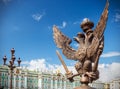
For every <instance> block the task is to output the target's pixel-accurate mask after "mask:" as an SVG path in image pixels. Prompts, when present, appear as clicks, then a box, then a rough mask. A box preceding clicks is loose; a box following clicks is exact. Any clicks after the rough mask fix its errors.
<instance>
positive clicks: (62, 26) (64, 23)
mask: <svg viewBox="0 0 120 89" xmlns="http://www.w3.org/2000/svg"><path fill="white" fill-rule="evenodd" d="M66 26H67V22H65V21H63V22H62V25H61V26H57V27H58V28H61V29H63V28H65V27H66Z"/></svg>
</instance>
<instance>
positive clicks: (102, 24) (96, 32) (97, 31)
mask: <svg viewBox="0 0 120 89" xmlns="http://www.w3.org/2000/svg"><path fill="white" fill-rule="evenodd" d="M108 7H109V2H108V0H107V2H106V6H105V8H104V11H103V13H102V15H101V18H100V20H99V22H98V24H97V26H96V28H95V30H94V32H93V34H94V35H95V36H96V37H98V39H101V37H102V36H103V33H104V30H105V27H106V23H107V18H108Z"/></svg>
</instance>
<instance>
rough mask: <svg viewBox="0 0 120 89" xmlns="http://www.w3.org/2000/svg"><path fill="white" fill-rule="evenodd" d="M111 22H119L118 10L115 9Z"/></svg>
mask: <svg viewBox="0 0 120 89" xmlns="http://www.w3.org/2000/svg"><path fill="white" fill-rule="evenodd" d="M112 22H120V10H119V9H117V10H115V14H114V16H113V19H112Z"/></svg>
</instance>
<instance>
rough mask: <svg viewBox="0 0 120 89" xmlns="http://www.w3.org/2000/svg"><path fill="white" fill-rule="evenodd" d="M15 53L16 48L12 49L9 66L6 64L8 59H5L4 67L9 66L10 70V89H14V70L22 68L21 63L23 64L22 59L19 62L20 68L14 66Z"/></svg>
mask: <svg viewBox="0 0 120 89" xmlns="http://www.w3.org/2000/svg"><path fill="white" fill-rule="evenodd" d="M14 53H15V50H14V48H12V49H11V59H10V61H9V64H8V65H7V64H6V61H7V57H6V56H4V57H3V61H4V65H6V66H8V67H9V69H10V89H12V77H13V70H14V68H16V67H20V63H21V60H20V58H18V60H17V61H18V66H15V65H14V61H15V59H16V57H15V55H14Z"/></svg>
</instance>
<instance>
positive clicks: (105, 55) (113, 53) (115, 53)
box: [101, 52, 120, 57]
mask: <svg viewBox="0 0 120 89" xmlns="http://www.w3.org/2000/svg"><path fill="white" fill-rule="evenodd" d="M113 56H120V52H108V53H104V54H102V55H101V57H113Z"/></svg>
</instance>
